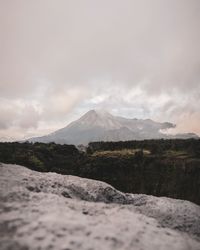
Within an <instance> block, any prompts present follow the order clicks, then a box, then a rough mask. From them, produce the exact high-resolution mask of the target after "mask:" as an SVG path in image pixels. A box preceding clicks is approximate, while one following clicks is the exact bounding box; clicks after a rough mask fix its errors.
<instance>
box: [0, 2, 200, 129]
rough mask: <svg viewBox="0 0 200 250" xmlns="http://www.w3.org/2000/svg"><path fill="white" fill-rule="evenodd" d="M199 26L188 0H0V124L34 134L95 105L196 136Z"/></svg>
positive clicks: (199, 9)
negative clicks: (23, 108)
mask: <svg viewBox="0 0 200 250" xmlns="http://www.w3.org/2000/svg"><path fill="white" fill-rule="evenodd" d="M199 26H200V1H198V0H190V1H189V0H168V1H165V0H146V1H145V0H125V1H122V0H102V1H92V0H84V1H82V0H73V1H72V0H71V1H70V0H69V1H65V0H59V1H56V0H43V1H39V0H36V1H33V0H29V1H27V0H19V1H13V0H7V1H1V3H0V35H1V40H0V97H1V98H3V100H4V103H2V105H1V107H0V113H1V114H2V116H1V122H0V124H1V125H0V126H1V127H2V128H3V127H4V128H7V127H9V126H10V127H12V126H14V125H15V126H18V127H20V128H21V133H23V131H24V133H26V128H27V127H29V128H30V127H31V126H32V127H35V128H37V129H35V132H36V133H37V132H38V133H40V131H42V128H41V126H42V125H41V124H43V126H44V127H45V126H48V125H49V124H50V121H51V123H52V124H53V125H52V128H55V127H56V124H57V126H58V127H59V126H60V125H64V124H65V123H66V121H69V120H70V119H73V118H76V117H78V116H79V115H80V114H81V113H82V112H85V111H86V109H90V108H96V107H99V106H101V107H106V108H108V109H110V111H112V112H114V113H116V114H119V113H120V114H121V115H124V116H132V117H133V116H139V117H140V118H142V117H145V118H146V117H151V118H155V119H159V120H169V121H172V122H175V123H176V122H178V123H180V124H182V123H184V124H186V125H185V126H183V127H182V125H181V128H180V130H181V131H182V130H187V129H189V130H192V131H194V132H198V133H200V128H198V126H199V125H197V123H198V124H199V122H200V119H199V111H198V107H199V106H200V101H199V100H200V98H199V97H200V87H199V86H200V48H199V47H200V46H199V44H200V32H199ZM5 100H7V101H6V102H8V101H9V100H10V105H15V103H16V101H17V100H18V101H19V100H20V102H21V103H22V106H23V105H25V106H27V105H28V106H27V107H29V108H30V109H32V111H33V116H32V117H30V116H29V115H28V113H32V112H29V111H27V114H26V112H22V113H20V112H19V114H18V115H16V114H14V113H13V114H12V112H11V113H10V114H9V112H8V114H9V115H8V114H6V111H5V109H4V108H3V106H4V105H5ZM29 108H27V109H29ZM13 109H14V106H13ZM7 116H8V117H9V118H8V117H7ZM189 118H190V119H192V121H193V122H191V124H193V125H190V124H188V123H187V122H185V119H189ZM45 123H46V124H45ZM13 124H14V125H13ZM16 124H17V125H16ZM39 124H40V125H39ZM178 128H179V126H177V129H178Z"/></svg>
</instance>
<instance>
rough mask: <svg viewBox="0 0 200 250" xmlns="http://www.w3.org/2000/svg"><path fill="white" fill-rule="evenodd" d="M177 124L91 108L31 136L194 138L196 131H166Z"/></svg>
mask: <svg viewBox="0 0 200 250" xmlns="http://www.w3.org/2000/svg"><path fill="white" fill-rule="evenodd" d="M175 126H176V125H175V124H172V123H169V122H163V123H160V122H155V121H153V120H151V119H145V120H143V119H136V118H133V119H128V118H124V117H120V116H113V115H112V114H110V113H108V112H107V111H103V110H90V111H88V112H87V113H86V114H84V115H83V116H82V117H81V118H79V119H78V120H76V121H74V122H72V123H70V124H69V125H67V126H66V127H64V128H62V129H59V130H57V131H55V132H53V133H51V134H48V135H46V136H42V137H36V138H31V139H29V141H31V142H44V143H48V142H55V143H60V144H64V143H66V144H75V145H78V144H84V145H87V144H88V143H89V142H92V141H127V140H143V139H159V138H191V137H197V135H195V134H193V133H188V134H177V135H169V134H166V133H164V132H165V131H166V130H167V129H170V128H174V127H175Z"/></svg>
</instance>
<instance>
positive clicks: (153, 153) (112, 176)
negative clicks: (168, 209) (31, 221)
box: [0, 139, 200, 204]
mask: <svg viewBox="0 0 200 250" xmlns="http://www.w3.org/2000/svg"><path fill="white" fill-rule="evenodd" d="M0 162H4V163H14V164H20V165H24V166H27V167H29V168H31V169H34V170H37V171H43V172H45V171H46V172H48V171H52V172H57V173H61V174H70V175H77V176H81V177H86V178H91V179H96V180H102V181H105V182H107V183H109V184H111V185H113V186H114V187H116V188H117V189H119V190H121V191H123V192H131V193H145V194H151V195H156V196H168V197H172V198H179V199H186V200H190V201H193V202H195V203H197V204H200V140H195V139H189V140H180V139H177V140H144V141H127V142H93V143H90V144H89V145H88V148H87V152H86V153H84V152H80V151H79V150H78V149H77V148H76V147H75V146H73V145H59V144H55V143H49V144H44V143H35V144H32V143H0Z"/></svg>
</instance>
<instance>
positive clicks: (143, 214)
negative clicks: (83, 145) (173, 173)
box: [0, 164, 200, 250]
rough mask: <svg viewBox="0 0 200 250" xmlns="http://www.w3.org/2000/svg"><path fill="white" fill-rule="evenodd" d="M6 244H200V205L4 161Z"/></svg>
mask: <svg viewBox="0 0 200 250" xmlns="http://www.w3.org/2000/svg"><path fill="white" fill-rule="evenodd" d="M0 234H1V236H0V249H1V250H4V249H34V250H35V249H56V250H57V249H63V250H64V249H65V250H67V249H68V250H69V249H71V250H72V249H81V250H85V249H88V250H89V249H90V250H92V249H95V250H96V249H97V250H98V249H99V250H100V249H103V250H105V249H120V250H121V249H127V250H128V249H136V250H139V249H148V250H151V249H152V250H155V249H162V250H165V249H171V250H173V249H181V250H188V249H194V250H195V249H196V250H197V249H200V207H199V206H197V205H195V204H193V203H191V202H188V201H181V200H175V199H169V198H165V197H162V198H157V197H153V196H147V195H134V194H124V193H122V192H119V191H118V190H116V189H114V188H113V187H112V186H110V185H108V184H106V183H103V182H99V181H94V180H89V179H83V178H79V177H75V176H63V175H59V174H55V173H39V172H35V171H32V170H29V169H26V168H24V167H22V166H17V165H6V164H1V166H0Z"/></svg>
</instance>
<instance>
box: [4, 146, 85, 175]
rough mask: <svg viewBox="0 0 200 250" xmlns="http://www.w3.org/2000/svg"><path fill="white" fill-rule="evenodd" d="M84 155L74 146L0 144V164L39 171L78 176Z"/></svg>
mask: <svg viewBox="0 0 200 250" xmlns="http://www.w3.org/2000/svg"><path fill="white" fill-rule="evenodd" d="M81 156H82V153H80V152H79V151H78V149H77V148H76V147H75V146H74V145H60V144H55V143H53V142H52V143H47V144H45V143H39V142H37V143H34V144H33V143H29V142H25V143H19V142H13V143H9V142H8V143H0V162H4V163H12V164H19V165H23V166H27V167H29V168H31V169H33V170H37V171H42V172H44V171H54V172H58V173H66V172H67V173H68V174H77V171H76V170H77V166H78V164H79V160H80V158H81Z"/></svg>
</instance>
